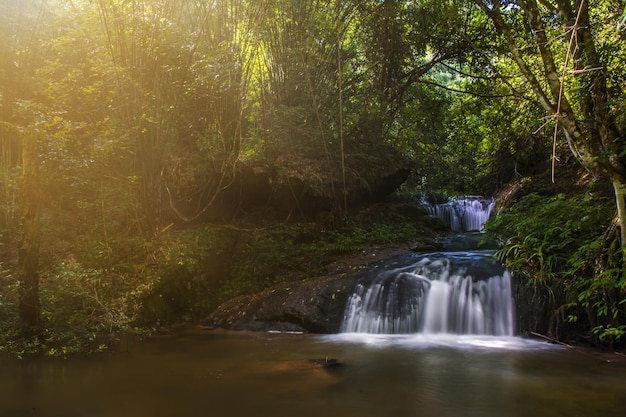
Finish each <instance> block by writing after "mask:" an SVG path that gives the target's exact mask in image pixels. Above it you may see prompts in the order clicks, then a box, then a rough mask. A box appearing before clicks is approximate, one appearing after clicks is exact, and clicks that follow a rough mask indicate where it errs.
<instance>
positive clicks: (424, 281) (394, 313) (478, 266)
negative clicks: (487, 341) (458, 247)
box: [341, 252, 515, 336]
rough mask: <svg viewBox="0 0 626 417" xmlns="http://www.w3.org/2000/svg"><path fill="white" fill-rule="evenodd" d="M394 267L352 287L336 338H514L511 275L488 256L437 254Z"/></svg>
mask: <svg viewBox="0 0 626 417" xmlns="http://www.w3.org/2000/svg"><path fill="white" fill-rule="evenodd" d="M394 262H395V264H392V265H391V268H390V269H383V270H382V271H380V272H378V273H377V274H375V275H374V276H373V277H372V278H371V279H370V280H368V281H366V282H363V283H361V284H359V285H358V286H357V288H356V289H355V290H354V292H353V294H352V296H351V297H350V298H349V300H348V303H347V306H346V310H345V314H344V321H343V324H342V326H341V332H343V333H375V334H410V333H425V334H442V333H449V334H469V335H492V336H513V334H514V330H515V329H514V306H513V296H512V290H511V275H510V273H509V272H508V271H507V270H506V269H505V268H504V267H502V266H501V265H500V264H499V263H498V262H497V261H496V260H495V259H494V257H493V253H490V252H450V253H444V252H438V253H429V254H425V255H412V256H408V257H406V258H404V259H402V260H396V261H394ZM398 264H400V265H398Z"/></svg>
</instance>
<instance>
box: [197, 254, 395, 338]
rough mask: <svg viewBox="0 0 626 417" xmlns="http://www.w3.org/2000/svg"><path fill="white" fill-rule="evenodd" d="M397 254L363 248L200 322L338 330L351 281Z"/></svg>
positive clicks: (232, 326)
mask: <svg viewBox="0 0 626 417" xmlns="http://www.w3.org/2000/svg"><path fill="white" fill-rule="evenodd" d="M402 253H406V252H405V251H398V250H380V251H367V252H365V251H364V252H363V253H362V254H361V255H360V256H359V257H355V258H353V259H351V260H350V261H349V262H347V263H346V264H343V265H339V266H335V269H334V271H333V272H331V273H330V274H328V275H325V276H321V277H317V278H310V279H305V280H300V281H286V282H280V283H278V284H275V285H273V286H271V287H269V288H267V289H266V290H264V291H261V292H260V293H257V294H252V295H245V296H240V297H236V298H234V299H232V300H230V301H227V302H226V303H224V304H222V305H221V306H219V307H218V308H217V309H216V310H215V311H214V312H213V313H211V314H210V316H209V317H208V318H207V319H206V320H205V322H204V324H206V325H207V326H209V327H214V328H225V329H230V330H249V331H280V332H302V333H338V332H339V330H340V327H341V323H342V321H343V315H344V310H345V307H346V304H347V302H348V299H349V297H350V296H351V295H352V293H353V290H354V288H355V287H356V285H357V284H358V283H359V282H361V281H363V280H365V279H368V277H371V276H372V275H374V274H376V273H377V269H378V267H379V266H380V265H382V264H383V263H384V264H387V263H388V262H389V261H388V260H387V258H388V257H390V256H392V255H397V254H402ZM381 259H382V261H381ZM381 262H382V263H381Z"/></svg>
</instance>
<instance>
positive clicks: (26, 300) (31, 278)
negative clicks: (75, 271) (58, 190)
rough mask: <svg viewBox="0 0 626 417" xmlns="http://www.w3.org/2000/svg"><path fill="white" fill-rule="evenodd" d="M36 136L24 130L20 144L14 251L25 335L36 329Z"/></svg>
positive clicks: (37, 186)
mask: <svg viewBox="0 0 626 417" xmlns="http://www.w3.org/2000/svg"><path fill="white" fill-rule="evenodd" d="M37 141H38V138H37V134H36V133H35V132H34V131H32V130H31V131H28V132H26V133H25V134H24V137H23V141H22V172H23V177H22V183H21V185H20V191H21V195H20V221H21V227H20V232H21V237H20V246H19V250H18V257H19V259H18V283H19V295H20V298H19V304H18V308H19V315H20V320H21V322H22V326H23V328H24V330H25V331H26V332H32V331H35V330H36V329H37V328H38V327H39V316H40V312H41V306H40V303H39V243H40V236H39V213H40V198H39V156H38V146H37Z"/></svg>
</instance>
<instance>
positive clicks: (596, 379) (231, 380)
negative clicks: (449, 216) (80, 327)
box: [0, 328, 626, 417]
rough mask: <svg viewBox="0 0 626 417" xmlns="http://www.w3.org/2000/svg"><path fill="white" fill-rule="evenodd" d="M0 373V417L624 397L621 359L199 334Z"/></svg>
mask: <svg viewBox="0 0 626 417" xmlns="http://www.w3.org/2000/svg"><path fill="white" fill-rule="evenodd" d="M309 359H320V360H322V361H326V360H329V361H330V360H331V359H336V360H338V361H340V363H341V365H337V366H330V367H321V366H318V365H317V364H315V363H312V362H309ZM0 364H1V367H0V396H1V402H0V416H2V417H9V416H11V417H18V416H19V417H27V416H42V417H144V416H145V417H161V416H162V417H174V416H176V417H182V416H185V417H193V416H240V417H244V416H272V417H281V416H285V417H287V416H289V417H294V416H295V417H308V416H316V417H319V416H324V417H333V416H342V417H345V416H359V417H370V416H372V417H374V416H376V417H380V416H415V417H418V416H424V417H444V416H450V417H452V416H454V417H458V416H463V417H469V416H480V417H489V416H494V417H496V416H498V417H501V416H507V417H514V416H520V417H522V416H524V417H527V416H568V417H573V416H585V417H593V416H614V415H622V413H623V407H624V399H625V398H626V384H624V377H625V376H626V362H625V361H624V360H623V357H620V356H618V355H615V354H600V353H598V352H595V353H594V352H592V351H582V350H577V349H571V348H566V347H562V346H557V345H551V344H548V343H545V342H540V341H531V340H526V339H522V338H517V337H491V336H453V335H445V336H437V335H431V336H425V335H371V334H370V335H368V334H339V335H308V334H279V333H248V332H229V331H216V330H206V329H199V328H196V329H189V330H186V331H182V332H178V333H177V334H175V335H171V336H164V337H155V338H150V339H147V340H144V341H142V342H135V341H133V342H128V341H127V342H123V343H120V344H119V345H118V346H117V347H116V348H114V349H113V350H112V351H111V352H108V353H104V354H101V355H96V356H91V357H86V358H73V359H70V360H50V359H41V360H39V359H29V360H22V361H20V360H9V359H4V360H2V361H0Z"/></svg>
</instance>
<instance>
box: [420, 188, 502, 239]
mask: <svg viewBox="0 0 626 417" xmlns="http://www.w3.org/2000/svg"><path fill="white" fill-rule="evenodd" d="M422 205H423V206H424V207H425V208H426V209H427V210H428V212H429V213H430V214H431V215H433V216H436V217H439V218H441V219H442V220H443V221H444V222H445V223H446V224H447V225H448V226H449V227H450V229H452V231H454V232H469V231H471V230H481V229H482V228H483V225H484V224H485V222H486V221H487V220H489V217H491V214H492V212H493V208H494V207H495V205H496V199H495V198H485V197H478V196H465V197H449V198H448V200H447V201H446V202H443V203H431V202H429V201H428V199H427V198H423V199H422Z"/></svg>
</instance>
